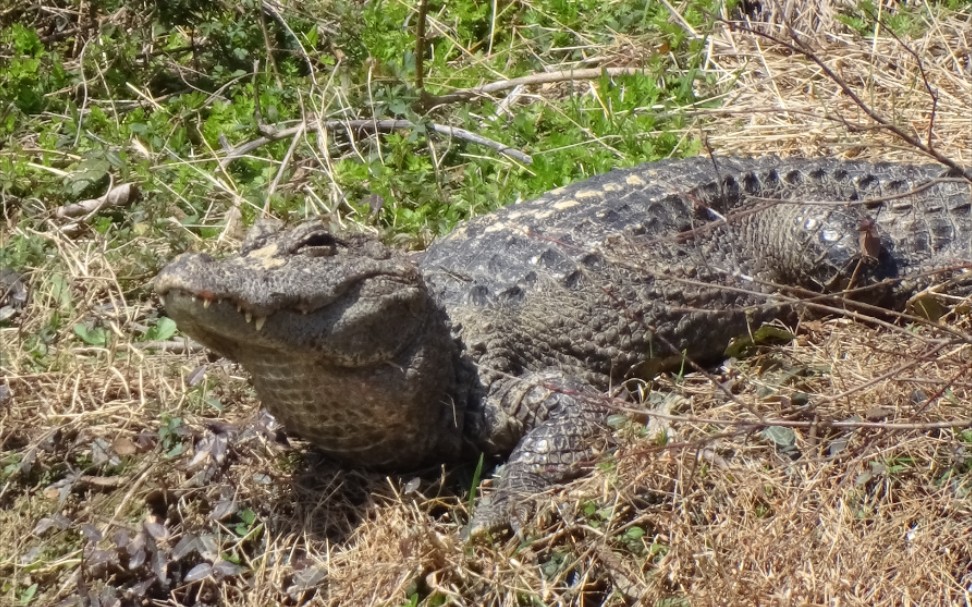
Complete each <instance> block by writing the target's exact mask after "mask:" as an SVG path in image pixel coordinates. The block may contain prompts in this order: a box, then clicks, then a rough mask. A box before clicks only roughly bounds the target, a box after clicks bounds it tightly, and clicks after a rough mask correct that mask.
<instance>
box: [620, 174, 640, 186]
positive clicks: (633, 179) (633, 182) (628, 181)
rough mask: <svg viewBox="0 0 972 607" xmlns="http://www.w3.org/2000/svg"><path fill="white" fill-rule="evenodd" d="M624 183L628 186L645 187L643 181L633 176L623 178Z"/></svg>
mask: <svg viewBox="0 0 972 607" xmlns="http://www.w3.org/2000/svg"><path fill="white" fill-rule="evenodd" d="M624 182H625V183H626V184H628V185H645V180H644V179H642V178H641V177H638V176H637V175H634V174H631V175H628V176H627V177H625V179H624Z"/></svg>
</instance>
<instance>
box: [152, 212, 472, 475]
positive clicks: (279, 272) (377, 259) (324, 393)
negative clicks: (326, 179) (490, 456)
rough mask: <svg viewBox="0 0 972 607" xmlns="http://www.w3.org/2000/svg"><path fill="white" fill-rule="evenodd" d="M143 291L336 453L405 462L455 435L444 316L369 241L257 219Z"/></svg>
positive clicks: (402, 262) (278, 411) (411, 268)
mask: <svg viewBox="0 0 972 607" xmlns="http://www.w3.org/2000/svg"><path fill="white" fill-rule="evenodd" d="M155 289H156V291H157V292H158V293H159V295H161V296H162V298H163V300H164V303H165V309H166V311H167V313H168V314H169V316H171V317H172V318H173V319H174V320H175V321H176V323H177V325H178V326H179V328H180V329H181V330H182V331H183V332H184V333H186V334H188V335H189V336H191V337H193V338H194V339H196V340H198V341H199V342H201V343H202V344H203V345H205V346H207V347H208V348H210V349H212V350H214V351H216V352H218V353H219V354H222V355H223V356H226V357H227V358H230V359H232V360H236V361H238V362H239V363H241V364H242V365H243V367H244V368H246V369H247V370H248V371H249V372H250V373H251V374H252V375H253V381H254V386H255V388H256V391H257V394H258V395H259V396H260V399H261V400H262V402H263V404H264V405H265V406H266V407H267V408H268V409H269V410H270V412H271V413H273V414H274V415H275V416H276V417H277V418H278V419H279V420H280V421H281V422H282V423H283V424H284V426H285V427H287V428H288V430H290V431H291V432H295V433H297V434H300V435H302V436H303V437H305V438H307V439H308V440H310V441H311V442H313V443H314V444H315V445H316V446H318V447H320V448H321V449H322V450H324V451H326V452H328V453H330V454H332V455H334V456H337V457H338V458H340V459H342V460H345V461H348V462H351V463H357V464H362V465H368V466H378V467H390V468H403V467H411V466H414V465H418V464H421V463H424V462H425V461H430V460H433V459H439V458H441V456H442V455H443V453H442V451H441V449H443V448H444V447H443V446H442V445H441V444H439V443H441V442H442V440H443V439H442V437H443V436H445V437H448V436H450V435H451V436H452V437H453V438H452V439H447V440H451V441H453V442H455V441H458V440H459V439H458V438H457V435H458V434H459V432H457V428H461V423H462V420H461V415H460V416H457V415H455V412H454V411H453V410H452V407H453V403H452V402H451V401H452V398H453V391H454V389H455V379H454V377H455V372H454V366H455V362H456V346H455V344H454V343H453V341H452V338H451V334H450V331H449V327H448V323H447V322H446V318H445V314H444V312H443V311H442V310H441V308H440V307H439V306H438V305H437V304H436V303H435V301H434V300H433V298H432V297H431V296H430V294H429V292H428V290H427V288H426V285H425V282H424V281H423V279H422V276H421V274H420V273H419V271H418V269H417V267H416V266H415V265H414V263H412V261H411V260H409V259H408V258H407V257H406V256H405V255H403V254H401V253H396V252H394V251H392V250H390V249H388V248H387V247H385V246H383V245H382V244H381V243H379V242H377V241H375V240H373V239H370V238H367V237H364V236H348V237H338V236H335V235H334V234H333V233H331V232H330V231H329V230H328V229H327V228H326V227H325V226H324V225H323V224H322V223H321V222H317V221H312V222H308V223H303V224H300V225H297V226H295V227H293V228H290V229H276V230H272V229H270V230H268V229H267V228H266V227H265V226H263V227H261V228H259V229H257V230H256V231H255V232H254V234H253V235H251V236H250V237H249V238H248V240H247V242H246V243H245V244H244V247H243V250H242V251H241V253H240V254H238V255H236V256H231V257H229V258H227V259H223V260H215V259H213V258H212V257H210V256H209V255H205V254H193V253H187V254H183V255H181V256H179V257H177V258H176V259H175V260H173V261H172V262H171V263H170V264H169V265H168V266H166V267H165V268H164V269H163V270H162V272H161V273H160V274H159V275H158V276H157V277H156V279H155ZM443 425H446V426H451V430H452V431H451V432H450V431H449V430H450V428H443V427H442V426H443ZM417 436H420V437H421V438H419V439H416V437H417ZM453 448H454V446H448V447H446V450H447V451H448V450H451V449H453Z"/></svg>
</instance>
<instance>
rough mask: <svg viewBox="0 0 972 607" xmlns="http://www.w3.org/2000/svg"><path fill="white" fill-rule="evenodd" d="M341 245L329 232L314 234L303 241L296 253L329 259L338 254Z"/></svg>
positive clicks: (295, 250)
mask: <svg viewBox="0 0 972 607" xmlns="http://www.w3.org/2000/svg"><path fill="white" fill-rule="evenodd" d="M339 244H341V243H340V241H339V240H338V239H336V238H334V236H332V235H331V234H329V233H328V232H314V233H313V234H311V235H310V236H308V237H307V238H305V239H304V240H302V241H301V242H300V243H299V244H298V245H297V247H296V248H295V249H294V252H295V253H300V254H301V255H308V256H310V257H329V256H331V255H334V253H336V252H337V247H338V245H339Z"/></svg>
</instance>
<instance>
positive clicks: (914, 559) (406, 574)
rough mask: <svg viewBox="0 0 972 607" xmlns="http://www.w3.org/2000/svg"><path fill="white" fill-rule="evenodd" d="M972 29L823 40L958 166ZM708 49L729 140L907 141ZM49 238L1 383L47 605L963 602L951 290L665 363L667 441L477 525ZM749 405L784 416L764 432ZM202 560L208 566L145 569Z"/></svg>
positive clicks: (453, 487)
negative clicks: (55, 324)
mask: <svg viewBox="0 0 972 607" xmlns="http://www.w3.org/2000/svg"><path fill="white" fill-rule="evenodd" d="M830 23H832V21H830ZM969 32H970V24H969V22H968V20H963V18H961V17H950V18H948V19H939V20H936V21H934V22H931V23H929V25H928V30H927V34H926V35H925V36H924V37H923V38H921V39H917V40H907V43H908V48H906V47H905V46H903V45H902V44H900V43H899V42H898V41H895V40H893V39H892V38H890V37H888V36H886V35H884V34H883V32H878V36H877V37H876V38H875V39H873V40H864V39H861V38H859V37H856V36H853V35H850V34H847V33H845V32H844V31H843V30H840V29H836V30H834V31H833V32H832V33H828V34H827V35H823V34H820V35H817V36H816V37H815V38H814V40H813V42H812V45H813V48H814V49H815V52H817V53H818V54H819V56H820V57H822V58H824V59H825V60H826V61H827V62H828V63H829V64H830V65H832V66H833V68H834V70H835V71H837V73H838V74H840V75H841V77H842V78H844V79H845V80H846V82H847V83H848V84H850V85H851V86H852V87H853V88H854V90H855V91H858V93H859V95H860V96H861V97H862V98H863V99H865V100H866V101H867V102H868V104H869V105H870V106H871V107H873V108H874V109H875V110H876V111H877V112H879V113H880V114H882V115H883V116H886V117H887V118H888V120H889V121H891V122H893V123H894V124H897V125H900V126H902V127H905V128H907V129H908V130H909V132H913V133H915V134H916V135H918V136H919V137H920V138H921V139H922V140H925V139H927V135H928V132H929V128H930V125H931V122H932V118H933V117H934V132H933V137H932V141H933V142H934V143H935V145H936V146H938V148H939V149H940V150H942V151H944V152H946V153H947V154H949V155H951V156H952V157H953V158H955V159H956V160H958V161H960V162H965V163H969V162H970V161H972V158H970V157H969V154H970V150H972V124H970V122H969V116H972V88H970V87H972V84H970V82H972V80H970V78H969V72H968V67H967V66H968V65H969V61H970V49H969V44H970V43H969V35H970V34H969ZM909 48H910V49H911V50H908V49H909ZM710 49H711V50H710V53H711V61H710V64H711V68H712V73H713V74H715V75H716V76H717V77H718V79H719V81H720V89H721V90H725V91H726V92H725V93H724V94H725V97H726V99H725V109H723V110H714V111H711V112H708V111H706V112H701V111H700V112H699V113H698V117H699V122H698V124H697V126H696V128H698V129H700V130H701V131H702V132H703V133H705V134H706V137H707V140H708V142H709V144H710V146H711V147H712V148H713V149H714V150H715V151H716V152H717V153H721V154H727V153H735V154H754V155H755V154H765V153H769V152H774V153H779V154H802V155H808V156H809V155H824V154H831V155H836V156H842V157H861V156H862V157H868V158H885V159H905V158H906V159H914V158H915V157H916V156H918V155H917V154H916V153H915V151H914V150H913V149H911V148H910V147H909V146H908V145H905V144H903V143H902V142H900V141H898V140H896V139H895V138H894V137H892V136H890V135H889V134H888V133H887V132H886V131H885V130H883V129H880V128H875V125H874V123H873V121H872V120H871V119H869V118H867V117H865V116H864V115H863V113H862V112H861V111H860V110H859V108H856V107H855V106H854V104H853V103H852V102H851V101H850V100H849V99H848V97H847V96H846V95H843V94H841V93H840V92H839V91H838V88H837V86H836V85H835V84H834V83H833V82H831V81H829V80H828V79H827V78H825V77H824V76H823V75H822V74H821V72H820V69H819V67H817V66H815V65H814V64H813V62H811V61H810V60H808V59H807V58H806V57H802V56H799V55H795V54H793V53H792V52H789V51H787V50H786V49H784V48H781V47H780V46H778V45H774V44H771V43H769V42H767V41H766V40H765V39H760V38H758V37H755V36H753V35H752V34H747V33H744V32H739V31H735V32H730V31H728V30H726V31H722V32H720V33H719V34H718V35H716V36H714V37H713V38H712V39H711V41H710ZM912 51H914V54H913V53H912ZM610 52H611V50H610V49H606V50H605V54H610ZM915 54H916V55H917V56H918V57H920V58H921V62H922V65H923V69H924V71H925V73H926V75H927V76H926V77H927V84H928V85H929V86H930V87H931V88H932V89H934V90H935V91H936V95H937V100H938V102H937V105H934V104H933V103H932V102H931V99H930V97H929V95H928V92H927V90H926V85H925V82H923V80H922V78H921V77H919V76H917V75H916V73H917V70H916V65H915ZM933 107H934V109H933ZM851 127H853V128H851ZM45 237H50V238H56V237H55V236H50V235H47V236H45ZM57 245H58V247H59V250H60V253H61V254H60V256H59V257H58V258H57V259H51V260H50V264H49V267H44V268H39V269H38V272H37V275H38V276H41V275H43V276H44V277H45V280H44V281H43V282H42V281H37V283H38V284H47V285H51V284H54V285H58V284H61V285H63V289H62V290H58V289H55V288H54V287H50V288H48V290H47V291H46V292H38V291H35V292H34V293H33V294H32V303H31V305H30V306H29V307H28V308H27V309H26V310H25V311H24V312H23V314H22V315H21V317H20V318H19V323H18V325H17V326H12V327H7V328H3V329H0V356H2V359H0V367H2V372H3V375H4V379H3V383H4V384H5V385H6V386H7V387H9V390H10V392H11V393H12V396H10V397H9V398H5V397H3V395H2V394H0V453H2V454H3V456H4V459H3V461H2V462H0V464H2V465H3V466H4V467H5V470H6V472H5V475H4V477H5V478H6V479H7V480H6V481H5V483H4V484H3V485H2V486H0V572H2V577H3V578H6V579H7V580H8V581H10V582H13V583H15V584H16V585H17V586H18V587H21V588H23V587H27V586H29V585H30V584H35V583H36V584H37V585H38V588H39V590H38V595H37V596H38V599H37V601H38V603H36V604H42V605H54V604H76V603H78V602H80V599H79V597H80V596H82V595H89V596H96V597H100V598H103V599H106V600H105V601H104V603H103V604H115V603H112V601H111V600H110V599H111V598H112V597H115V598H118V599H119V600H124V602H127V599H126V596H128V597H129V598H134V599H137V598H139V597H141V596H144V597H152V602H149V603H147V604H157V605H183V604H216V603H222V604H233V605H269V604H315V605H317V604H320V605H386V604H388V605H402V604H407V602H408V597H409V596H410V595H412V594H417V595H418V596H429V595H431V596H434V597H437V598H436V599H435V600H436V601H441V602H433V600H432V599H430V600H429V602H428V604H441V603H448V604H456V605H479V604H496V605H521V604H550V605H554V604H576V605H621V604H627V603H629V602H632V601H635V600H640V601H642V602H644V604H664V605H683V604H684V605H688V604H691V605H726V604H768V605H771V604H779V605H790V604H834V605H836V604H841V605H892V604H895V605H897V604H921V605H933V604H968V603H969V602H972V600H970V597H972V567H970V563H972V545H970V544H969V541H968V538H969V535H970V533H972V501H970V499H969V497H968V494H969V489H970V486H972V485H970V483H972V476H970V474H969V469H970V466H972V453H970V452H969V450H970V445H972V435H970V434H969V433H968V431H962V430H961V429H960V428H956V427H949V426H948V425H947V424H946V423H947V422H957V423H963V420H967V419H969V409H968V405H967V403H968V401H969V398H970V386H972V380H970V379H969V374H968V369H969V365H970V361H972V353H970V347H969V343H968V341H967V339H963V338H961V335H965V334H966V333H968V332H970V331H969V329H968V328H967V326H966V325H967V324H968V323H967V319H965V318H964V317H963V316H962V315H961V314H960V315H958V318H951V317H949V318H946V322H947V324H948V325H949V326H951V327H953V330H954V331H955V332H957V333H959V334H960V336H959V337H956V336H955V335H954V334H949V333H946V332H942V331H937V330H934V329H932V328H929V327H918V328H914V329H912V328H908V329H905V328H902V329H898V330H890V329H887V328H874V327H868V326H864V325H862V324H859V323H852V322H849V321H847V320H845V319H832V320H826V321H811V322H806V323H804V325H803V326H802V327H801V328H800V332H799V338H798V339H797V340H796V341H794V342H792V343H791V344H788V345H786V346H781V347H779V348H776V349H773V350H770V351H768V352H766V353H764V354H762V355H761V356H759V357H756V358H753V359H749V360H747V361H745V362H742V363H733V364H732V365H731V366H730V367H728V368H725V369H720V370H718V371H717V377H718V379H719V381H720V382H721V385H722V386H724V387H727V388H728V392H729V394H731V398H729V396H728V395H727V393H726V392H725V391H723V390H720V389H717V388H716V387H715V386H714V385H713V383H712V382H711V381H710V380H709V379H708V378H706V377H704V376H702V375H700V374H688V375H687V376H685V377H682V378H668V377H665V378H660V379H659V380H658V382H657V385H656V386H654V388H655V394H656V395H657V396H655V397H653V398H657V399H659V401H658V403H656V401H655V400H651V401H650V402H652V403H655V404H656V405H658V410H659V411H665V412H667V414H666V415H663V416H659V417H657V418H656V419H654V420H653V421H652V424H651V426H650V427H651V428H653V429H658V428H662V429H664V430H665V433H666V434H667V443H666V444H665V445H664V446H660V441H659V440H658V439H657V437H655V436H653V435H652V433H645V432H643V431H640V430H639V428H636V427H634V426H635V424H631V425H630V426H626V427H623V428H622V429H620V430H619V431H618V433H619V436H620V438H621V442H622V447H621V448H620V449H619V451H618V452H617V453H616V454H615V455H614V456H613V458H612V459H611V460H610V461H608V462H607V463H605V464H604V465H603V466H601V467H599V469H598V470H597V471H596V472H595V473H593V474H591V475H590V476H588V477H586V478H584V479H580V480H578V481H576V482H574V483H572V484H570V485H569V486H567V487H564V488H558V489H557V490H555V491H551V492H550V495H549V500H545V501H544V505H543V507H542V508H541V509H540V512H539V513H538V517H537V519H536V520H535V521H534V522H533V523H532V524H531V525H528V526H527V528H526V529H525V530H524V532H525V537H524V538H520V539H517V538H513V539H509V540H500V541H497V542H496V543H493V544H478V545H473V546H466V545H464V544H463V543H462V542H461V541H460V540H459V537H458V530H459V526H460V522H461V520H464V519H465V517H466V516H467V513H466V512H465V510H464V504H463V503H461V502H460V500H459V498H458V497H457V493H458V492H459V490H460V488H461V486H462V485H461V483H460V481H457V480H456V479H455V478H454V475H453V471H452V470H451V469H450V470H446V471H444V472H443V474H442V475H441V478H438V477H436V475H435V474H432V475H429V476H427V477H425V478H422V479H420V480H419V481H418V483H417V484H416V483H414V482H412V480H413V479H411V478H410V477H391V478H385V477H382V476H379V475H368V474H362V473H355V472H344V471H337V470H333V469H331V468H330V467H329V466H328V465H327V464H325V463H322V462H319V461H317V459H316V458H315V457H314V456H313V455H312V454H307V453H305V451H304V449H303V446H302V445H301V444H295V445H288V444H287V443H286V442H283V441H282V440H281V439H280V437H279V435H278V434H277V433H276V431H275V429H274V428H273V427H268V425H267V423H266V420H265V419H263V418H262V417H260V415H258V406H257V403H255V402H254V401H253V398H252V396H251V395H250V393H249V391H248V389H247V387H246V383H245V380H244V379H242V377H241V376H240V375H241V374H240V372H239V370H238V369H237V368H235V367H233V366H228V365H225V364H216V365H209V366H208V371H207V379H206V380H204V381H201V382H200V381H199V380H198V377H197V375H198V374H197V373H195V370H196V369H197V367H198V366H199V365H200V364H202V363H204V362H205V359H204V357H203V356H202V355H201V354H188V355H186V354H167V353H160V352H155V351H147V350H144V349H141V348H139V347H137V346H136V345H134V342H135V341H136V340H137V337H138V335H139V333H140V327H143V326H144V325H145V324H147V323H148V321H149V320H151V318H152V317H153V315H154V314H155V313H156V312H155V310H154V304H153V302H152V301H151V299H150V298H148V297H147V296H146V297H145V298H144V299H137V300H134V301H133V300H126V297H125V294H124V291H123V290H122V289H121V288H120V287H119V285H118V282H117V280H116V277H115V275H114V273H113V268H112V264H111V263H110V261H109V260H108V259H107V258H106V256H105V249H106V245H105V243H100V242H97V241H72V240H68V239H64V240H63V241H58V242H57ZM139 246H144V247H152V246H161V245H160V244H159V243H151V242H148V243H144V242H143V243H139ZM54 275H59V276H61V277H62V278H63V280H61V281H58V280H51V279H50V277H51V276H54ZM143 295H144V294H143ZM108 303H110V305H106V304H108ZM53 314H58V315H61V316H64V317H67V321H66V322H63V323H62V326H65V327H73V326H74V325H75V324H76V323H77V322H85V321H89V320H92V319H98V321H99V322H100V323H101V324H102V325H103V326H105V327H106V328H107V329H108V331H109V336H110V339H109V342H108V345H107V346H105V347H92V346H82V345H79V344H80V342H79V341H78V340H73V339H69V337H70V336H69V335H67V334H65V335H54V336H51V339H47V340H44V341H45V343H48V344H49V345H48V346H47V347H49V348H51V349H52V352H51V353H50V355H49V357H48V361H49V362H48V363H47V364H45V365H43V366H41V365H38V364H37V363H36V362H35V361H36V358H35V353H36V348H38V347H40V346H39V345H38V342H37V341H36V337H37V336H39V335H43V334H44V332H45V331H46V328H45V327H47V326H49V324H50V320H51V315H53ZM664 395H670V396H667V397H665V396H664ZM207 399H217V400H218V401H219V402H221V403H225V404H226V405H227V407H226V409H225V411H217V410H215V409H214V408H212V407H211V406H209V405H207ZM659 403H660V404H659ZM754 414H759V415H762V416H765V417H766V418H771V419H785V420H788V421H789V423H790V428H789V430H790V431H791V432H792V434H790V433H788V432H787V431H786V430H778V431H777V432H778V433H777V434H775V435H770V434H767V432H766V431H765V429H764V428H760V427H759V426H758V425H751V424H752V422H753V420H754V419H755V418H754ZM842 424H843V425H842ZM160 428H167V429H168V431H167V432H160ZM774 437H775V439H774ZM790 438H792V445H789V446H786V447H785V448H784V446H783V445H782V444H783V443H785V442H786V441H787V440H788V439H790ZM413 485H414V486H413ZM122 536H125V537H122ZM126 538H127V539H126ZM220 559H222V561H221V560H220ZM206 563H210V564H212V563H218V565H217V566H216V567H214V568H212V569H206ZM230 563H237V564H238V565H239V566H242V567H243V569H242V570H239V569H235V568H234V567H235V565H232V564H230ZM197 566H201V569H197V570H196V571H197V573H199V574H200V575H201V576H203V577H201V578H200V579H199V580H196V581H194V582H191V583H182V584H180V585H177V586H174V587H170V588H163V587H162V586H160V585H159V584H152V583H151V580H152V579H153V576H157V575H159V574H167V573H171V572H173V571H175V570H180V571H181V576H180V577H185V574H186V573H187V572H188V571H189V570H192V569H193V568H194V567H197ZM143 583H144V584H148V585H147V586H145V587H140V586H139V585H140V584H143ZM111 587H117V588H120V589H122V590H119V591H118V592H117V593H116V592H115V591H113V590H111ZM126 589H127V590H126ZM126 592H128V593H129V595H126V594H125V593H126ZM4 599H12V597H11V596H10V595H7V596H5V597H3V598H0V601H2V600H4ZM663 601H664V602H663Z"/></svg>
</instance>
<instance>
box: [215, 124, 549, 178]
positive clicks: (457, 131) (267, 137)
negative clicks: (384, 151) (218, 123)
mask: <svg viewBox="0 0 972 607" xmlns="http://www.w3.org/2000/svg"><path fill="white" fill-rule="evenodd" d="M317 124H318V126H319V127H321V128H324V129H329V130H336V129H342V128H343V129H347V130H356V131H371V132H389V131H398V130H403V129H414V128H422V127H424V128H427V129H429V130H431V131H435V132H436V133H439V134H440V135H447V136H449V137H454V138H456V139H460V140H463V141H468V142H470V143H475V144H478V145H482V146H485V147H487V148H490V149H492V150H496V151H497V152H498V153H500V154H502V155H504V156H506V157H508V158H512V159H513V160H516V161H517V162H520V163H522V164H531V163H532V162H533V159H532V158H531V157H530V156H529V155H528V154H525V153H523V152H521V151H519V150H517V149H514V148H511V147H509V146H507V145H505V144H503V143H499V142H497V141H493V140H492V139H487V138H486V137H483V136H482V135H477V134H476V133H473V132H471V131H467V130H466V129H461V128H458V127H453V126H446V125H443V124H437V123H435V122H424V123H416V122H412V121H411V120H324V121H319V122H318V123H317ZM306 126H307V125H306V123H301V124H299V125H297V126H294V127H290V128H286V129H272V132H271V129H266V128H265V129H264V131H265V132H264V134H263V135H262V136H260V137H258V138H257V139H254V140H253V141H248V142H246V143H243V144H241V145H239V146H237V147H234V148H229V149H228V150H227V151H226V156H224V157H223V158H222V159H221V160H220V161H219V166H220V168H222V169H225V168H226V166H227V165H229V163H231V162H233V161H234V160H236V159H237V158H241V157H243V156H245V155H246V154H249V153H250V152H252V151H253V150H255V149H257V148H259V147H261V146H264V145H267V144H268V143H272V142H274V141H279V140H281V139H286V138H288V137H292V136H294V135H296V134H297V133H301V132H303V131H304V130H305V129H306Z"/></svg>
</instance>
